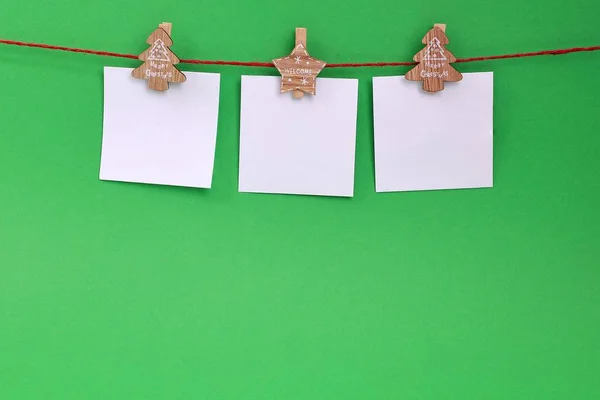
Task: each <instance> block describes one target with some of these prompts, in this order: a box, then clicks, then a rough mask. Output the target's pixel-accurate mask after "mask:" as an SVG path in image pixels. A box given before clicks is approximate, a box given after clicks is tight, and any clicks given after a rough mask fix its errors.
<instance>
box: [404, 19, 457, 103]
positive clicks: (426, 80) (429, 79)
mask: <svg viewBox="0 0 600 400" xmlns="http://www.w3.org/2000/svg"><path fill="white" fill-rule="evenodd" d="M445 28H446V26H445V25H442V24H437V25H435V26H434V27H433V29H431V30H430V31H429V32H427V34H426V35H425V37H423V44H426V45H427V46H426V47H425V48H424V49H423V50H421V51H420V52H418V53H417V54H416V55H415V56H414V58H413V60H414V61H416V62H418V63H419V65H417V66H416V67H414V68H413V69H411V70H410V71H408V73H407V74H406V76H405V78H406V79H408V80H409V81H423V90H425V91H427V92H439V91H441V90H444V82H457V81H460V80H461V79H462V75H461V74H460V72H458V71H457V70H455V69H454V68H453V67H452V66H451V65H450V63H453V62H455V61H456V57H454V55H453V54H452V53H450V52H449V51H448V50H447V49H446V48H445V47H444V46H445V45H447V44H448V42H449V41H448V36H446V34H445V32H444V30H445Z"/></svg>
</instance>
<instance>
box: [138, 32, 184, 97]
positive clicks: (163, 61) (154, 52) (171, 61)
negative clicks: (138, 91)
mask: <svg viewBox="0 0 600 400" xmlns="http://www.w3.org/2000/svg"><path fill="white" fill-rule="evenodd" d="M146 43H148V44H149V45H151V46H150V48H149V49H147V50H146V51H144V52H143V53H142V54H140V56H139V57H138V58H139V59H140V61H144V63H143V64H142V65H140V66H139V67H137V68H136V69H134V70H133V72H132V73H131V75H132V76H133V77H134V78H138V79H147V80H148V87H149V88H150V89H153V90H158V91H165V90H167V89H168V88H169V82H176V83H183V82H185V75H183V74H182V73H181V72H180V71H179V70H178V69H177V68H175V64H179V58H177V56H176V55H175V53H173V52H172V51H171V49H170V48H169V47H171V46H172V45H173V41H172V40H171V24H170V23H169V22H163V23H162V24H160V25H159V26H158V29H157V30H155V31H154V32H152V34H151V35H150V37H149V38H148V40H146Z"/></svg>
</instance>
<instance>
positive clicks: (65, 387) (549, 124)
mask: <svg viewBox="0 0 600 400" xmlns="http://www.w3.org/2000/svg"><path fill="white" fill-rule="evenodd" d="M598 15H600V3H599V2H598V1H596V0H575V1H570V2H563V1H560V0H549V1H546V2H526V1H517V0H505V1H496V2H493V1H484V0H453V1H442V0H431V1H428V2H399V1H390V0H372V1H369V2H363V1H359V0H348V1H345V2H341V1H338V2H335V1H332V2H326V1H320V0H303V1H273V0H268V1H266V0H261V1H241V0H212V1H192V0H173V1H171V2H165V1H158V0H146V1H144V2H142V1H123V0H104V1H101V2H93V1H90V2H85V1H78V2H75V1H67V0H55V1H41V0H37V1H20V2H19V1H11V2H6V3H5V4H3V5H2V16H3V23H2V25H1V26H0V37H1V38H6V39H13V40H24V41H35V42H43V43H50V44H59V45H65V46H74V47H83V48H91V49H99V50H110V51H116V52H124V53H135V54H137V53H140V52H141V51H143V50H145V49H146V48H147V45H146V44H145V40H146V37H147V35H148V34H149V33H150V32H151V31H152V30H153V29H154V28H155V27H156V26H157V24H158V23H160V22H162V21H171V22H173V24H174V25H173V36H174V41H175V45H174V46H173V50H174V51H175V52H176V53H177V54H178V55H179V56H180V57H182V58H203V59H224V60H246V61H268V60H270V59H272V58H274V57H278V56H281V55H284V54H287V53H288V52H289V51H290V50H291V47H292V44H293V40H294V28H295V27H296V26H305V27H307V28H308V42H309V49H310V52H311V54H312V55H314V56H315V57H318V58H320V59H323V60H326V61H328V62H332V63H333V62H367V61H406V60H410V59H411V57H412V56H413V54H414V53H416V52H417V51H419V50H420V49H421V48H422V44H421V37H422V36H423V35H424V34H425V32H426V31H427V30H428V29H429V28H430V27H431V25H432V24H433V23H434V22H444V23H446V24H448V28H447V33H448V35H449V37H450V41H451V42H450V45H449V46H448V48H449V49H450V50H451V51H452V52H453V53H454V54H455V55H456V56H457V57H470V56H479V55H492V54H503V53H513V52H520V51H536V50H542V49H554V48H566V47H572V46H591V45H598V44H600V34H599V31H598ZM138 64H139V63H138V62H137V61H135V60H121V59H113V58H104V57H97V56H88V55H78V54H68V53H61V52H52V51H47V50H37V49H27V48H17V47H13V46H0V76H1V78H2V89H1V90H0V116H1V118H2V123H1V128H0V178H1V184H2V191H1V195H0V398H1V399H6V400H13V399H14V400H26V399H40V400H42V399H43V400H51V399H57V400H58V399H60V400H65V399H89V400H96V399H98V400H99V399H127V400H137V399H140V400H148V399H168V400H175V399H186V400H187V399H207V400H208V399H210V400H218V399H222V400H242V399H244V400H249V399H285V400H295V399H297V400H307V399H315V400H318V399H323V400H334V399H340V400H350V399H357V400H358V399H360V400H363V399H373V400H384V399H419V400H442V399H460V400H464V399H511V400H516V399H524V400H531V399H545V400H548V399H556V400H565V399H569V400H575V399H582V400H583V399H585V400H587V399H594V398H600V380H599V379H598V376H600V261H599V259H600V244H599V241H600V212H599V211H598V205H599V203H600V179H599V177H598V175H599V172H600V117H599V114H600V112H599V110H600V100H599V96H600V94H599V93H600V78H599V76H600V52H596V53H578V54H572V55H565V56H558V57H549V56H548V57H537V58H529V59H515V60H504V61H491V62H478V63H470V64H459V65H457V68H458V69H459V70H460V71H462V72H472V71H494V74H495V75H494V80H495V93H494V101H495V103H494V104H495V105H494V108H495V110H494V118H495V119H494V135H495V136H494V137H495V140H494V145H495V149H494V153H495V159H494V167H495V182H494V183H495V186H494V188H493V189H480V190H454V191H434V192H413V193H391V194H376V193H375V192H374V168H373V137H372V134H373V120H372V116H371V115H372V104H371V102H372V93H371V89H372V85H371V78H372V77H373V76H377V75H398V74H404V73H405V72H406V71H407V68H385V69H375V68H363V69H345V70H342V69H336V70H326V71H324V73H323V76H325V77H354V78H359V79H360V89H359V90H360V98H359V110H358V132H357V135H358V137H357V153H356V190H355V197H354V198H352V199H339V198H320V197H306V196H304V197H303V196H280V195H261V194H243V193H238V192H237V167H238V161H237V157H238V137H239V106H240V100H239V98H240V93H239V91H240V90H239V87H240V75H242V74H268V75H275V74H276V72H275V70H272V69H253V68H235V67H202V66H188V65H185V66H182V69H183V70H184V71H185V70H187V71H211V72H215V71H216V72H220V73H222V81H221V106H220V115H219V132H218V140H217V150H216V162H215V172H214V180H213V189H211V190H198V189H189V188H177V187H161V186H151V185H139V184H127V183H116V182H101V181H100V180H98V169H99V162H100V144H101V139H102V104H103V98H102V97H103V96H102V85H103V80H102V68H103V66H104V65H112V66H124V67H134V66H136V65H138Z"/></svg>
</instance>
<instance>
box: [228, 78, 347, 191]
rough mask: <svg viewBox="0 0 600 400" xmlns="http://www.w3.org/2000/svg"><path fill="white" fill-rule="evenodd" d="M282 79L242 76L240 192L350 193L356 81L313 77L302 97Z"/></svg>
mask: <svg viewBox="0 0 600 400" xmlns="http://www.w3.org/2000/svg"><path fill="white" fill-rule="evenodd" d="M280 82H281V77H275V76H242V107H241V125H240V176H239V190H240V192H260V193H285V194H307V195H321V196H346V197H352V195H353V193H354V154H355V144H356V109H357V102H358V80H356V79H329V78H317V94H316V96H312V95H305V96H304V97H303V98H302V99H293V98H292V94H291V93H290V92H288V93H283V94H282V93H280Z"/></svg>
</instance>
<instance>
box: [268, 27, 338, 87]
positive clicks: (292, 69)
mask: <svg viewBox="0 0 600 400" xmlns="http://www.w3.org/2000/svg"><path fill="white" fill-rule="evenodd" d="M273 64H275V67H276V68H277V69H278V70H279V73H280V74H281V93H285V92H290V91H293V96H294V98H296V99H299V98H301V97H302V96H304V93H308V94H312V95H315V94H316V91H317V75H319V73H320V72H321V71H322V70H323V68H325V65H326V64H327V63H325V62H324V61H321V60H317V59H316V58H313V57H311V56H310V55H308V51H307V50H306V29H305V28H296V47H294V50H293V51H292V53H291V54H290V55H289V56H287V57H282V58H278V59H275V60H273Z"/></svg>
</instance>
